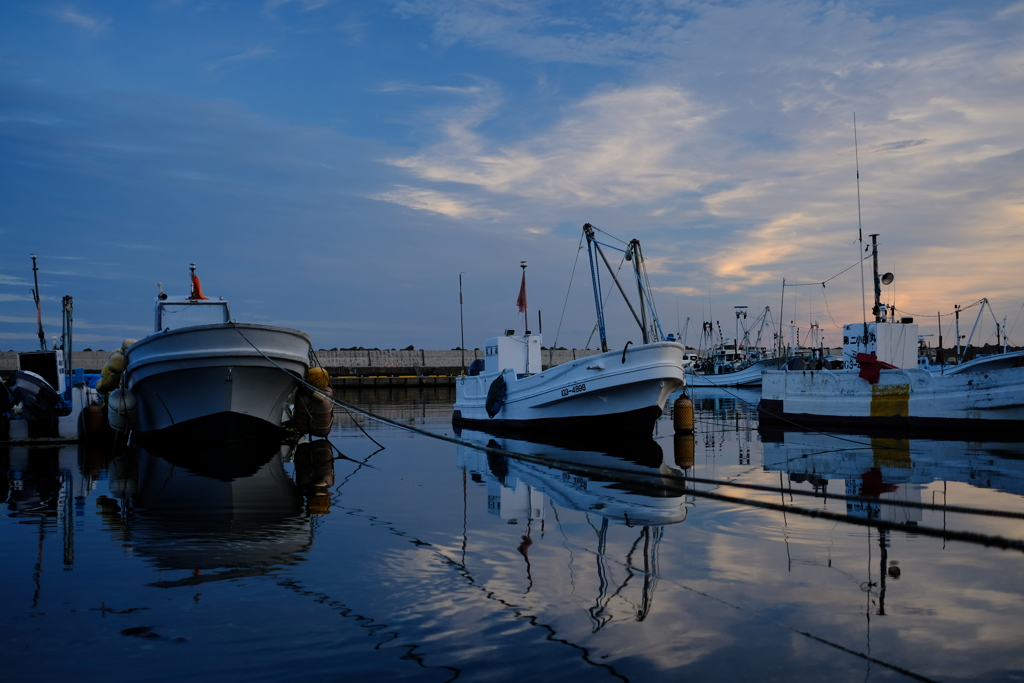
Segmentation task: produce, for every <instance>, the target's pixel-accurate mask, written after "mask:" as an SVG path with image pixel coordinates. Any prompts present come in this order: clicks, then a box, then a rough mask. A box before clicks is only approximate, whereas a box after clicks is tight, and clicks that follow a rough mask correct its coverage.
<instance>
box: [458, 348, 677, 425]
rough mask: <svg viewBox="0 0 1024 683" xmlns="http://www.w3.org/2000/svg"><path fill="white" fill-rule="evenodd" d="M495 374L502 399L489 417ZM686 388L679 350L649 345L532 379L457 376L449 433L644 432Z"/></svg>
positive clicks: (579, 362) (509, 373)
mask: <svg viewBox="0 0 1024 683" xmlns="http://www.w3.org/2000/svg"><path fill="white" fill-rule="evenodd" d="M499 375H500V376H501V377H502V378H503V379H504V381H505V385H506V391H505V398H504V401H503V402H502V404H501V406H500V409H499V410H498V411H497V413H496V414H494V415H493V416H491V415H489V414H488V412H487V409H486V400H487V394H488V390H489V389H490V387H491V385H492V383H493V382H494V381H495V380H496V379H498V377H499ZM684 385H685V375H684V372H683V347H682V345H680V344H677V343H674V342H656V343H653V344H645V345H642V346H636V347H631V348H627V349H626V350H625V351H609V352H607V353H602V354H598V355H596V356H588V357H586V358H581V359H578V360H575V361H572V362H570V363H564V364H562V365H558V366H555V367H552V368H548V369H547V370H544V371H543V372H540V373H537V374H535V375H526V376H522V377H520V376H517V375H516V373H515V372H514V371H512V370H505V371H503V372H501V373H492V374H489V375H478V376H471V377H460V378H459V379H458V381H457V382H456V385H455V386H456V402H455V412H454V415H453V418H452V422H453V424H454V425H455V426H456V427H462V426H466V427H470V428H472V427H474V426H476V427H479V428H483V429H488V430H493V429H505V430H508V431H529V432H533V431H536V432H550V431H559V430H570V431H595V432H623V431H626V432H636V433H647V434H650V433H651V431H652V430H653V429H654V423H655V422H656V421H657V419H658V417H660V416H661V413H662V409H663V408H664V406H665V401H666V400H667V399H668V396H669V395H670V394H671V393H672V392H674V391H676V390H678V389H679V388H680V387H683V386H684Z"/></svg>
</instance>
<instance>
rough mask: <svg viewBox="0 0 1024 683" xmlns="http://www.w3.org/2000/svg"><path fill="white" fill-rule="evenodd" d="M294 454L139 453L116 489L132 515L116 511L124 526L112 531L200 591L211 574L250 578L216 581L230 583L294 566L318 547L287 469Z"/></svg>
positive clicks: (166, 450) (271, 451)
mask: <svg viewBox="0 0 1024 683" xmlns="http://www.w3.org/2000/svg"><path fill="white" fill-rule="evenodd" d="M287 452H288V447H287V446H284V447H277V448H273V449H270V448H252V449H230V448H225V449H220V450H218V451H217V452H211V451H209V450H205V449H203V448H202V447H197V446H191V447H188V446H177V447H172V448H161V449H160V450H159V451H153V450H144V449H139V450H137V451H136V452H135V453H134V456H135V462H134V468H133V467H132V466H131V464H127V465H126V466H125V467H124V473H125V476H124V477H123V478H122V479H120V480H118V481H117V483H116V486H115V485H114V483H113V482H112V485H111V493H113V494H114V495H116V496H118V498H120V503H121V504H122V505H123V506H125V508H126V509H123V510H121V511H120V512H119V513H118V511H115V510H113V509H111V511H110V514H111V515H114V514H118V516H119V517H120V519H121V520H122V523H121V524H120V525H117V524H116V523H115V522H114V521H113V519H112V521H111V523H110V524H109V528H110V529H111V531H112V532H114V533H115V535H116V536H118V537H119V540H121V541H122V542H123V543H124V544H125V545H126V547H129V548H131V550H132V552H134V553H137V554H142V555H144V556H146V557H148V558H150V559H151V561H152V562H153V563H154V564H156V565H157V566H159V567H161V568H163V569H188V570H192V571H193V573H194V575H195V576H194V577H193V579H191V580H190V579H186V580H183V581H180V582H177V583H178V584H188V583H195V582H196V581H197V580H198V577H199V574H200V573H201V572H203V571H207V570H215V569H216V570H224V569H228V570H248V571H243V572H239V571H233V572H230V573H229V574H226V575H224V574H222V575H218V576H217V577H215V578H225V577H226V576H231V577H235V576H238V575H239V574H240V573H241V574H245V573H262V572H264V571H266V570H267V569H269V568H273V567H275V566H277V565H289V564H293V563H295V562H296V561H297V555H298V554H300V553H304V552H306V551H308V550H309V547H310V544H311V540H310V532H309V520H308V518H307V517H306V516H305V515H304V514H303V496H302V495H301V494H300V491H299V489H298V487H297V486H296V484H295V482H293V481H292V479H291V477H289V476H288V474H287V473H286V472H285V469H284V463H283V455H284V454H285V453H287ZM125 457H126V458H131V455H128V456H125ZM133 474H134V475H135V476H134V478H133V476H132V475H133ZM108 505H109V503H108ZM209 578H210V577H204V579H203V580H209Z"/></svg>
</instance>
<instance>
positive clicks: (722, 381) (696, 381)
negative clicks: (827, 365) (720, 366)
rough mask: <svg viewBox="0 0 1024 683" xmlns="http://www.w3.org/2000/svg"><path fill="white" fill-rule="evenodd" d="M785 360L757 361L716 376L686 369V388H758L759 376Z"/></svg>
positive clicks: (774, 368)
mask: <svg viewBox="0 0 1024 683" xmlns="http://www.w3.org/2000/svg"><path fill="white" fill-rule="evenodd" d="M787 360H788V359H786V358H768V359H765V360H759V361H757V362H756V363H754V364H753V365H750V366H748V367H745V368H743V369H742V370H737V371H735V372H724V373H721V374H718V375H708V374H697V373H695V372H693V371H692V368H691V369H688V371H687V373H686V386H688V387H759V386H761V374H762V373H763V372H764V371H766V370H776V369H778V368H779V367H780V366H781V365H783V364H785V363H786V361H787Z"/></svg>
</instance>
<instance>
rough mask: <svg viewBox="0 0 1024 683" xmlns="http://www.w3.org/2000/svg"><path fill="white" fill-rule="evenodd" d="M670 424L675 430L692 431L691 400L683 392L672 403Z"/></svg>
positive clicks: (681, 431) (690, 432) (686, 432)
mask: <svg viewBox="0 0 1024 683" xmlns="http://www.w3.org/2000/svg"><path fill="white" fill-rule="evenodd" d="M672 426H673V427H674V428H675V430H676V432H679V433H683V434H692V433H693V400H691V399H690V397H689V396H687V395H686V394H683V395H682V396H680V397H679V398H677V399H676V402H675V403H674V404H672Z"/></svg>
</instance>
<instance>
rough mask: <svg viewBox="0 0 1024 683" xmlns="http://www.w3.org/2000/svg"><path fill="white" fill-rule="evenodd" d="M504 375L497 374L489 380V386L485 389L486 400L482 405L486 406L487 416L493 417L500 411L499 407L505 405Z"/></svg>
mask: <svg viewBox="0 0 1024 683" xmlns="http://www.w3.org/2000/svg"><path fill="white" fill-rule="evenodd" d="M506 389H507V387H506V386H505V375H498V377H497V379H495V380H494V381H493V382H491V386H490V387H489V388H488V389H487V402H486V403H485V404H484V407H485V408H487V417H494V416H495V415H497V414H498V413H499V412H500V411H501V407H502V406H503V405H505V391H506Z"/></svg>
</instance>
